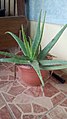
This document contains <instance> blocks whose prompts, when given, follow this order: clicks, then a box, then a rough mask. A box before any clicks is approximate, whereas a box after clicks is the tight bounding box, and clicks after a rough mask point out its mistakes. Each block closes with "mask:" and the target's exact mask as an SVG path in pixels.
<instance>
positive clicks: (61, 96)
mask: <svg viewBox="0 0 67 119" xmlns="http://www.w3.org/2000/svg"><path fill="white" fill-rule="evenodd" d="M13 71H14V66H13V65H12V64H7V63H5V64H3V63H2V64H0V119H13V118H12V117H11V115H10V111H9V109H7V107H6V106H5V105H6V104H7V105H9V107H10V109H11V111H12V114H14V115H15V117H16V119H67V82H65V83H64V84H61V83H60V82H58V81H57V80H55V79H54V78H53V77H50V78H49V80H47V82H46V83H45V87H44V90H43V89H42V87H41V86H38V87H31V86H26V85H24V84H23V83H21V81H20V80H18V79H19V77H18V78H16V79H15V80H14V72H13ZM56 73H58V74H59V75H61V74H62V76H63V77H64V78H65V80H66V79H67V75H66V74H64V73H63V72H61V71H57V72H56ZM1 94H2V95H3V96H4V99H5V102H4V100H3V97H2V95H1Z"/></svg>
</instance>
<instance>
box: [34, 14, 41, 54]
mask: <svg viewBox="0 0 67 119" xmlns="http://www.w3.org/2000/svg"><path fill="white" fill-rule="evenodd" d="M40 21H41V12H40V16H39V21H38V25H37V30H36V34H35V37H34V39H33V42H32V51H33V56H35V54H36V51H37V49H38V45H39V42H40Z"/></svg>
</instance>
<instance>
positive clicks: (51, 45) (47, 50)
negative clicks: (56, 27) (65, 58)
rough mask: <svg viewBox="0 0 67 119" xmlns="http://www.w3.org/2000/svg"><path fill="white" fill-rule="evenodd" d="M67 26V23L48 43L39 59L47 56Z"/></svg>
mask: <svg viewBox="0 0 67 119" xmlns="http://www.w3.org/2000/svg"><path fill="white" fill-rule="evenodd" d="M66 28H67V24H66V25H65V26H64V27H63V28H62V29H61V30H60V31H59V32H58V33H57V35H56V36H55V37H54V38H53V39H52V40H51V41H50V42H49V43H48V45H47V46H46V47H45V48H44V49H43V50H42V51H41V52H40V54H39V56H38V57H39V59H43V58H44V57H46V56H47V54H48V52H49V51H50V50H51V49H52V47H53V46H54V45H55V43H56V42H57V41H58V39H59V38H60V36H61V35H62V33H63V32H64V30H65V29H66Z"/></svg>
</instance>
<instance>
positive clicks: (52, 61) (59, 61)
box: [39, 60, 67, 66]
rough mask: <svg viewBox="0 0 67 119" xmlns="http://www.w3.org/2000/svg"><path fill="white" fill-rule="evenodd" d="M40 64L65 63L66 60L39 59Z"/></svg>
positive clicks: (66, 63)
mask: <svg viewBox="0 0 67 119" xmlns="http://www.w3.org/2000/svg"><path fill="white" fill-rule="evenodd" d="M39 62H40V64H41V65H42V66H53V65H54V66H55V65H67V61H63V60H40V61H39Z"/></svg>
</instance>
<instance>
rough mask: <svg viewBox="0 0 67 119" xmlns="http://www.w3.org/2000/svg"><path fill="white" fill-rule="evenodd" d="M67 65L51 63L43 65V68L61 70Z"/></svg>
mask: <svg viewBox="0 0 67 119" xmlns="http://www.w3.org/2000/svg"><path fill="white" fill-rule="evenodd" d="M66 68H67V65H55V66H54V65H53V66H52V65H51V66H42V67H41V69H43V70H50V71H51V70H61V69H66Z"/></svg>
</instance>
